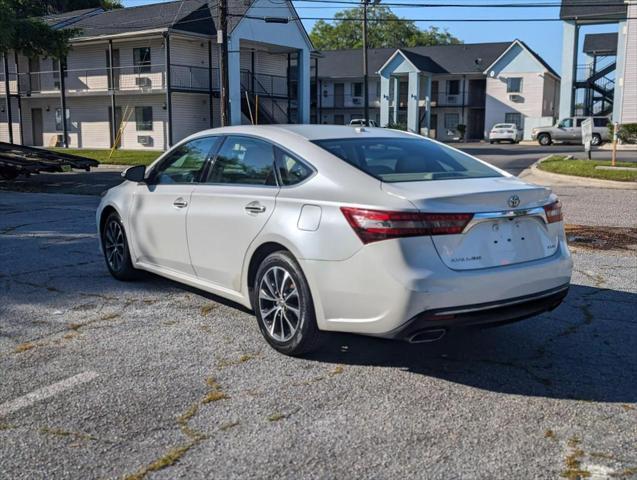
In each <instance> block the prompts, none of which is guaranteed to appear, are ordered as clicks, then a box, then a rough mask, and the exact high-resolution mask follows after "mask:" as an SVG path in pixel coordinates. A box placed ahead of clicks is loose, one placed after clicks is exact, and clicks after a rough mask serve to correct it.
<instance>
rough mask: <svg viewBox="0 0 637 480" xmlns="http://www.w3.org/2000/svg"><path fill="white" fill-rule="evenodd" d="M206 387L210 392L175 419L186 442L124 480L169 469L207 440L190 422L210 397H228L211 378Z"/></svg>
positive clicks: (143, 476)
mask: <svg viewBox="0 0 637 480" xmlns="http://www.w3.org/2000/svg"><path fill="white" fill-rule="evenodd" d="M206 385H207V386H208V387H209V388H210V390H209V391H208V392H206V394H205V395H204V396H203V397H202V398H201V399H199V400H197V401H196V402H194V403H193V404H192V405H190V406H189V407H188V408H187V409H186V410H185V411H184V412H183V413H182V414H181V415H179V416H178V417H177V425H178V426H179V430H180V431H181V433H182V434H183V435H184V436H185V437H186V438H187V439H188V441H187V442H186V443H183V444H181V445H177V446H175V447H172V448H170V449H169V450H168V451H167V452H166V453H164V454H163V455H162V456H160V457H159V458H157V459H156V460H154V461H153V462H151V463H149V464H148V465H146V466H144V467H142V468H140V469H139V470H138V471H137V472H135V473H133V474H130V475H126V476H124V480H142V479H144V478H145V477H146V475H148V474H149V473H151V472H157V471H159V470H162V469H164V468H166V467H170V466H172V465H174V464H175V463H177V462H178V461H179V460H180V459H181V458H182V457H183V456H184V455H185V454H186V453H187V452H188V450H190V449H191V448H193V447H194V446H196V445H198V444H199V443H201V442H202V441H204V440H205V439H206V438H208V436H207V435H206V434H204V433H202V432H199V431H197V430H195V429H193V428H192V427H191V426H190V421H191V420H192V419H193V418H194V417H195V415H197V413H198V412H199V409H200V407H202V406H203V405H205V404H208V403H210V402H211V401H213V400H209V398H210V397H212V396H214V395H215V394H216V395H219V394H220V395H222V397H220V398H217V399H216V400H221V399H222V398H228V396H227V395H225V394H224V393H223V392H222V391H221V386H220V385H219V383H218V382H217V380H216V379H214V378H213V377H209V378H207V379H206ZM216 400H214V401H216ZM237 423H238V422H237ZM228 428H230V427H228Z"/></svg>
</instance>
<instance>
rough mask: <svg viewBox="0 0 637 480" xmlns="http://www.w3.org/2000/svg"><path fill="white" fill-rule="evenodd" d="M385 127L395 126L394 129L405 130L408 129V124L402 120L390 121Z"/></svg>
mask: <svg viewBox="0 0 637 480" xmlns="http://www.w3.org/2000/svg"><path fill="white" fill-rule="evenodd" d="M385 128H393V129H394V130H403V131H405V132H406V131H407V124H406V123H401V122H396V123H394V122H389V123H388V124H387V125H385Z"/></svg>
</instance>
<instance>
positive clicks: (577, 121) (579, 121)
mask: <svg viewBox="0 0 637 480" xmlns="http://www.w3.org/2000/svg"><path fill="white" fill-rule="evenodd" d="M583 121H584V119H583V118H578V119H577V120H576V124H575V126H576V127H581V126H582V122H583Z"/></svg>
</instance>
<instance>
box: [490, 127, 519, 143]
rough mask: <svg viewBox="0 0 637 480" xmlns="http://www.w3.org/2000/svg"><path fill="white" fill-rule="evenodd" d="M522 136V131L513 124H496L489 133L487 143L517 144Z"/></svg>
mask: <svg viewBox="0 0 637 480" xmlns="http://www.w3.org/2000/svg"><path fill="white" fill-rule="evenodd" d="M522 136H523V134H522V130H520V129H519V128H518V126H517V125H516V124H515V123H496V124H495V125H494V126H493V128H492V129H491V131H490V132H489V143H495V142H498V143H500V142H511V143H518V142H519V141H520V140H522Z"/></svg>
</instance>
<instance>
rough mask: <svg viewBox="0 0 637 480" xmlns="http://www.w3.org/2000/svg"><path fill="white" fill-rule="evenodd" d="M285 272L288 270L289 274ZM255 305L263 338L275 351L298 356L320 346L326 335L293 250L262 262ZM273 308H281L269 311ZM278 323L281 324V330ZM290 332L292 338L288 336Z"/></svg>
mask: <svg viewBox="0 0 637 480" xmlns="http://www.w3.org/2000/svg"><path fill="white" fill-rule="evenodd" d="M282 272H287V274H288V275H289V277H285V275H284V273H282ZM266 275H267V278H265V279H264V277H266ZM273 276H274V277H273ZM273 278H274V281H272V279H273ZM277 278H278V279H279V281H278V282H277V281H276V279H277ZM290 279H291V280H292V282H290ZM279 287H280V288H279ZM268 289H270V290H268ZM279 290H280V291H279ZM292 290H296V292H297V293H296V295H294V294H293V293H291V292H292ZM286 294H287V295H286ZM290 295H291V296H290ZM269 298H273V299H274V298H276V299H277V300H276V301H272V300H270V299H269ZM252 305H253V307H254V312H255V314H256V317H257V322H258V324H259V329H260V330H261V333H262V334H263V337H264V338H265V340H266V341H267V342H268V343H269V344H270V346H272V348H274V349H275V350H277V351H279V352H281V353H283V354H285V355H291V356H297V355H302V354H304V353H308V352H310V351H312V350H316V349H317V348H318V347H319V346H320V344H321V341H322V340H323V336H324V334H323V333H321V332H320V331H319V329H318V326H317V324H316V314H315V312H314V302H313V301H312V294H311V293H310V288H309V286H308V283H307V280H306V279H305V275H303V272H302V271H301V267H300V266H299V264H298V263H297V261H296V259H295V258H294V256H293V255H292V254H291V253H289V252H287V251H279V252H274V253H272V254H270V255H268V256H267V257H266V258H265V259H264V260H263V262H261V265H259V269H258V270H257V274H256V280H255V285H254V289H253V292H252ZM272 309H278V310H275V311H274V313H270V314H268V311H272ZM295 311H298V315H297V313H296V312H295ZM288 315H289V316H288ZM295 318H296V323H294V319H295ZM277 325H279V326H280V330H278V332H277ZM291 326H292V327H294V328H291ZM286 330H287V332H286ZM277 333H278V334H277ZM286 333H287V335H288V336H289V338H285V337H286ZM277 337H279V338H277Z"/></svg>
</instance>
